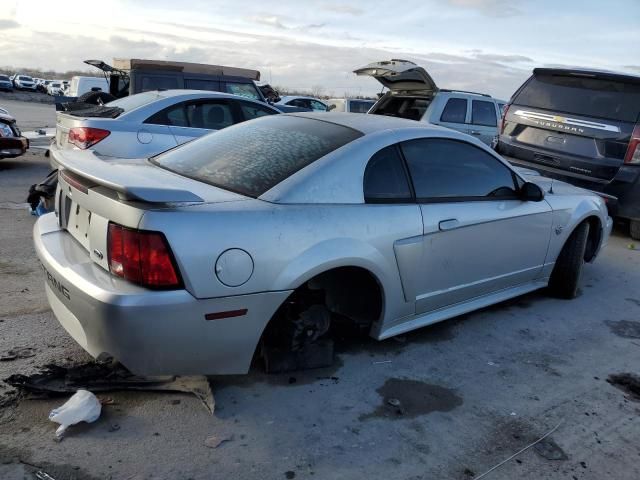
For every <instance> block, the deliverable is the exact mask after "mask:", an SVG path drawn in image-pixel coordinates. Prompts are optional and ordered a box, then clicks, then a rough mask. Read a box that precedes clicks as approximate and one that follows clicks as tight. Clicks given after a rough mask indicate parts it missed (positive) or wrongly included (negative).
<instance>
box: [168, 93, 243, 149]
mask: <svg viewBox="0 0 640 480" xmlns="http://www.w3.org/2000/svg"><path fill="white" fill-rule="evenodd" d="M181 107H182V108H181V110H182V113H178V112H179V111H178V110H176V111H175V112H174V113H175V119H176V121H175V122H173V121H172V122H171V123H170V124H169V128H170V130H171V132H172V133H173V135H174V136H175V139H176V142H178V145H181V144H183V143H185V142H188V141H190V140H193V139H194V138H198V137H201V136H202V135H206V134H207V133H209V132H211V131H213V130H220V129H222V128H226V127H228V126H231V125H233V124H235V123H238V122H240V121H241V118H240V117H239V114H238V112H237V111H235V109H234V108H233V107H232V104H231V102H230V101H229V100H227V99H208V100H195V101H190V102H184V103H183V104H181Z"/></svg>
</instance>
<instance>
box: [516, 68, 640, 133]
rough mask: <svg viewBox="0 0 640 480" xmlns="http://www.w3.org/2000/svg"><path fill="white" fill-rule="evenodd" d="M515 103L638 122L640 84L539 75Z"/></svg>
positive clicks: (525, 86) (587, 115)
mask: <svg viewBox="0 0 640 480" xmlns="http://www.w3.org/2000/svg"><path fill="white" fill-rule="evenodd" d="M513 103H515V104H518V105H522V106H528V107H534V108H544V109H546V110H552V111H554V112H562V113H573V114H575V115H584V116H586V117H598V118H606V119H610V120H619V121H623V122H635V121H636V120H637V119H638V115H639V114H640V85H637V84H631V83H623V82H620V81H615V80H607V79H597V78H584V77H573V76H561V75H536V76H534V77H532V78H531V80H530V81H529V82H528V83H526V84H525V85H524V87H523V88H522V90H521V91H520V92H519V93H518V94H517V96H516V97H515V98H514V100H513Z"/></svg>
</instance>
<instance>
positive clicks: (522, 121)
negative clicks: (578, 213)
mask: <svg viewBox="0 0 640 480" xmlns="http://www.w3.org/2000/svg"><path fill="white" fill-rule="evenodd" d="M639 117H640V77H639V76H635V75H628V74H623V73H614V72H604V71H595V70H582V69H565V68H536V69H534V70H533V75H532V76H531V77H530V78H529V79H528V80H527V81H526V82H525V83H524V84H523V85H522V86H521V87H520V88H519V89H518V90H517V91H516V93H515V94H514V95H513V97H511V100H510V101H509V104H508V105H507V107H506V109H505V113H504V115H503V120H502V127H501V132H500V137H499V140H498V145H497V150H498V151H499V152H500V153H501V154H503V155H504V156H506V157H507V160H509V161H510V162H511V163H513V164H515V165H519V166H524V167H528V168H532V169H535V170H537V171H539V172H540V173H541V174H543V175H545V176H547V177H552V178H558V179H561V180H564V181H566V182H569V183H572V184H574V185H577V186H579V187H583V188H587V189H590V190H594V191H598V192H602V193H605V194H609V195H612V196H615V197H617V199H618V202H617V205H616V206H615V207H614V211H613V214H615V215H616V216H618V217H621V218H624V219H628V220H629V221H630V230H631V237H632V238H634V239H636V240H638V239H640V125H639V122H640V118H639Z"/></svg>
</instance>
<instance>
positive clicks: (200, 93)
mask: <svg viewBox="0 0 640 480" xmlns="http://www.w3.org/2000/svg"><path fill="white" fill-rule="evenodd" d="M151 91H155V92H156V93H157V94H158V96H159V97H164V98H171V97H180V96H185V97H194V96H195V97H218V98H242V99H244V100H249V101H254V102H255V101H256V100H255V99H253V98H249V97H243V96H242V95H233V94H232V93H224V92H215V91H213V90H188V89H175V90H151ZM260 103H264V102H260Z"/></svg>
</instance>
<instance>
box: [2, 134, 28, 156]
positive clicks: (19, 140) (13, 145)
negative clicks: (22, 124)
mask: <svg viewBox="0 0 640 480" xmlns="http://www.w3.org/2000/svg"><path fill="white" fill-rule="evenodd" d="M28 148H29V140H28V139H27V138H24V137H0V158H13V157H19V156H20V155H24V154H25V153H26V151H27V149H28Z"/></svg>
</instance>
